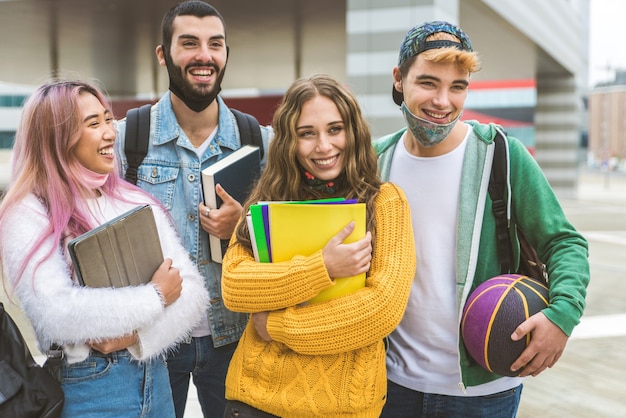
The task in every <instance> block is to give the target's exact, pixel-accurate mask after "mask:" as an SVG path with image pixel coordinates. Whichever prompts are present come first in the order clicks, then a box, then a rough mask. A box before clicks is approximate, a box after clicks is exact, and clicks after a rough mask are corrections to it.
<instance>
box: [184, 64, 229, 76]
mask: <svg viewBox="0 0 626 418" xmlns="http://www.w3.org/2000/svg"><path fill="white" fill-rule="evenodd" d="M196 67H204V68H206V67H210V68H213V70H215V72H216V73H219V72H220V71H221V68H220V67H219V66H218V65H217V64H215V63H214V62H200V61H194V62H191V63H189V64H187V65H186V66H185V71H189V70H191V69H192V68H196Z"/></svg>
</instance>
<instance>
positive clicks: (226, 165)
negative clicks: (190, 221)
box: [202, 145, 261, 263]
mask: <svg viewBox="0 0 626 418" xmlns="http://www.w3.org/2000/svg"><path fill="white" fill-rule="evenodd" d="M260 173H261V153H260V151H259V148H258V147H255V146H252V145H244V146H243V147H241V148H239V149H238V150H236V151H234V152H233V153H231V154H229V155H228V156H226V157H224V158H222V159H221V160H219V161H217V162H216V163H215V164H211V165H210V166H208V167H207V168H205V169H204V170H202V192H203V194H204V204H205V205H206V206H208V207H209V208H211V209H218V208H219V207H220V206H221V205H222V199H220V197H219V196H218V195H217V194H216V193H215V186H216V185H217V184H219V185H221V186H222V187H223V188H224V190H226V193H228V194H229V195H231V196H232V197H233V198H234V199H235V200H237V201H238V202H239V203H241V204H243V203H244V201H245V200H246V199H247V197H248V195H249V194H250V191H251V190H252V187H253V186H254V183H255V182H256V180H257V179H258V178H259V175H260ZM228 241H229V240H227V239H224V240H220V239H219V238H218V237H216V236H213V235H211V234H209V245H210V247H211V259H212V260H213V261H215V262H217V263H221V262H222V258H223V256H224V252H226V248H227V247H228Z"/></svg>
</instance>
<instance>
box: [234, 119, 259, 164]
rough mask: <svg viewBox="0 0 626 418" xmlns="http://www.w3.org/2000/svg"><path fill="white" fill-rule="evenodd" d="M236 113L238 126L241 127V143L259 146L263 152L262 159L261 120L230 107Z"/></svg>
mask: <svg viewBox="0 0 626 418" xmlns="http://www.w3.org/2000/svg"><path fill="white" fill-rule="evenodd" d="M230 111H231V112H233V115H235V119H236V120H237V126H238V127H239V137H240V138H241V145H256V146H257V147H259V152H260V153H261V159H263V154H264V151H265V150H264V148H263V137H262V136H261V127H260V126H259V121H258V120H257V119H256V118H255V117H254V116H252V115H249V114H247V113H243V112H241V111H239V110H237V109H232V108H231V109H230Z"/></svg>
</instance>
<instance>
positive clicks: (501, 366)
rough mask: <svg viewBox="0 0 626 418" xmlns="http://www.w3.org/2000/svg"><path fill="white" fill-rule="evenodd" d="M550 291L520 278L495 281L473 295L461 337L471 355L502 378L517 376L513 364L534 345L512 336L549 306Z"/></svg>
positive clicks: (466, 306)
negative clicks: (525, 322)
mask: <svg viewBox="0 0 626 418" xmlns="http://www.w3.org/2000/svg"><path fill="white" fill-rule="evenodd" d="M548 300H549V298H548V288H547V287H546V286H545V285H544V284H542V283H540V282H539V281H537V280H535V279H532V278H530V277H527V276H522V275H519V274H503V275H500V276H496V277H493V278H491V279H489V280H487V281H485V282H484V283H481V284H480V285H478V287H477V288H476V289H475V290H474V291H473V292H472V294H471V295H470V297H469V298H468V299H467V302H466V304H465V308H464V309H463V317H462V320H461V334H462V337H463V342H464V343H465V347H466V348H467V351H468V352H469V353H470V355H471V356H472V358H473V359H474V360H476V361H477V362H478V364H480V365H481V366H482V367H484V368H485V369H487V370H488V371H490V372H492V373H496V374H499V375H501V376H517V375H518V374H519V372H520V371H521V370H518V371H517V372H512V371H511V370H510V367H511V364H513V362H514V361H515V360H517V358H518V357H519V356H520V355H521V354H522V351H524V349H525V348H526V347H527V346H528V343H529V342H530V338H531V335H530V333H529V334H528V335H526V337H525V338H522V339H521V340H519V341H513V340H512V339H511V334H512V333H513V331H515V328H517V327H518V326H519V325H520V324H521V323H522V322H524V321H525V320H527V319H528V318H530V317H531V316H532V315H534V314H536V313H537V312H539V311H541V310H542V309H544V308H546V307H547V306H548Z"/></svg>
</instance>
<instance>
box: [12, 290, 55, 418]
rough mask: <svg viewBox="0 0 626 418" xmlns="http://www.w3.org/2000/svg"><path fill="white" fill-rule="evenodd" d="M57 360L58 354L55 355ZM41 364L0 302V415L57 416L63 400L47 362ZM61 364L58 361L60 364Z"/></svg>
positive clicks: (21, 416) (36, 417)
mask: <svg viewBox="0 0 626 418" xmlns="http://www.w3.org/2000/svg"><path fill="white" fill-rule="evenodd" d="M57 360H58V362H59V363H60V362H61V361H62V360H61V357H58V358H57ZM49 361H50V359H49V360H48V361H47V362H46V364H47V365H46V366H44V367H41V366H39V364H37V362H35V360H34V359H33V356H32V354H31V352H30V350H29V349H28V345H27V344H26V341H24V337H23V336H22V333H21V332H20V330H19V328H18V326H17V324H16V323H15V322H14V321H13V318H11V316H10V315H9V313H8V312H7V311H6V310H5V309H4V305H3V304H2V303H1V302H0V417H20V418H42V417H43V418H57V417H60V416H61V412H62V410H63V403H64V395H63V390H62V389H61V385H60V383H59V382H58V381H57V380H56V379H55V378H54V377H53V376H52V375H51V371H50V370H49V369H48V367H49V366H50V364H48V362H49ZM59 366H60V364H59Z"/></svg>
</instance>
